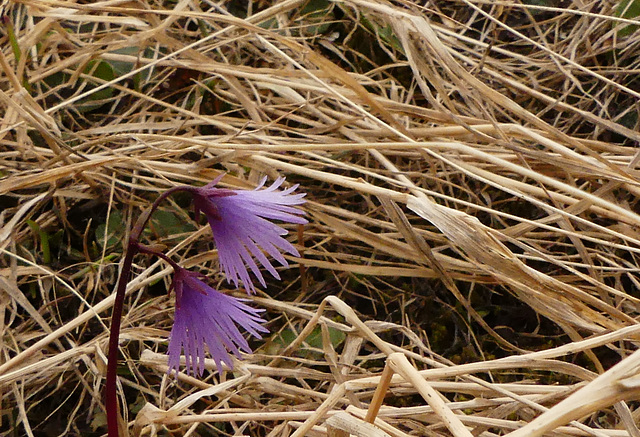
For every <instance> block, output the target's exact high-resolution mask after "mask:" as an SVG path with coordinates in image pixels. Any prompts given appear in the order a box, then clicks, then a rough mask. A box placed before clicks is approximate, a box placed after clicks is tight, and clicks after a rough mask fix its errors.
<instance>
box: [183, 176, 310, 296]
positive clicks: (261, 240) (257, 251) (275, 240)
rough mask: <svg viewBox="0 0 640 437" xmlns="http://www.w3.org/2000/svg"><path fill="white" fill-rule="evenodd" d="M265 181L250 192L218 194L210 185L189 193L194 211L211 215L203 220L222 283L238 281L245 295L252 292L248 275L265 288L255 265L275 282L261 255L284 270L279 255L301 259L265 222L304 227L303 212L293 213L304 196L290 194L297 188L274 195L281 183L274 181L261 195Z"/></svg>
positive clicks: (280, 232)
mask: <svg viewBox="0 0 640 437" xmlns="http://www.w3.org/2000/svg"><path fill="white" fill-rule="evenodd" d="M265 180H266V179H263V180H262V181H261V182H260V185H259V186H258V188H256V189H255V190H253V191H243V190H222V189H218V188H215V187H214V184H213V183H211V184H208V185H207V186H206V187H203V188H200V189H196V190H195V192H194V194H195V204H196V208H197V209H198V210H200V211H202V212H203V213H204V214H207V211H215V212H216V214H213V213H211V214H207V220H208V222H209V225H210V226H211V230H212V231H213V238H214V240H215V242H216V246H217V248H218V259H219V261H220V266H221V267H222V270H223V271H224V273H225V275H226V277H227V282H229V283H233V284H234V285H235V286H238V281H242V283H243V284H244V287H245V289H246V290H247V292H248V293H252V292H255V287H254V285H253V281H252V280H251V276H250V274H249V271H248V269H249V270H251V272H252V273H253V275H254V276H255V278H256V279H257V280H258V282H260V284H261V285H262V286H263V287H264V286H266V283H265V280H264V277H263V276H262V274H261V272H260V269H259V267H258V264H260V265H261V266H262V267H264V268H265V269H266V270H267V271H268V272H269V273H271V274H272V275H273V276H274V277H275V278H277V279H280V277H279V275H278V272H277V271H276V269H275V267H274V266H273V265H272V264H271V262H270V261H269V260H268V258H267V257H266V256H265V254H264V253H263V252H266V253H267V254H268V255H270V256H271V257H272V258H274V259H275V260H276V261H278V263H280V264H281V265H283V266H285V267H286V266H288V264H287V261H286V260H285V258H284V256H282V252H286V253H289V254H292V255H294V256H300V255H299V253H298V251H297V250H296V249H295V247H293V245H292V244H291V243H289V242H288V241H287V240H286V239H284V238H283V236H284V235H287V231H286V230H285V229H283V228H281V227H280V226H278V225H276V224H274V223H271V222H270V221H269V220H280V221H283V222H286V223H296V224H304V223H307V220H306V219H305V218H304V217H301V216H302V215H304V212H303V211H300V210H299V209H297V208H294V207H293V206H295V205H300V204H302V203H304V199H303V197H304V196H305V194H304V193H298V194H292V193H293V192H294V190H295V189H296V188H297V185H295V186H293V187H290V188H287V189H285V190H280V191H279V190H277V189H278V188H279V187H280V186H281V185H282V183H283V182H284V178H278V179H277V180H276V181H275V182H274V183H273V184H272V185H271V186H270V187H267V188H265V189H260V188H262V187H263V186H264V183H265ZM215 182H217V180H216V181H215ZM230 192H232V193H233V195H230V194H229V193H230ZM256 262H257V263H256Z"/></svg>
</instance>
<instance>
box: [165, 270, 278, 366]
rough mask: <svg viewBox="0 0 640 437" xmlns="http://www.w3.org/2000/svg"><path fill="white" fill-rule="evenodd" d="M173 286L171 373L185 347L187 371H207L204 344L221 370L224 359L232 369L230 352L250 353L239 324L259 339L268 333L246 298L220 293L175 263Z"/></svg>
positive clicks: (198, 276) (238, 355)
mask: <svg viewBox="0 0 640 437" xmlns="http://www.w3.org/2000/svg"><path fill="white" fill-rule="evenodd" d="M174 269H175V272H174V276H173V284H172V288H173V289H174V290H175V295H176V313H175V320H174V323H173V328H172V329H171V337H170V339H169V373H171V372H172V371H174V370H175V372H176V374H177V372H178V371H179V368H180V353H181V351H182V350H183V349H184V355H185V360H186V370H187V373H192V374H195V375H197V376H201V375H202V372H203V370H204V355H205V350H204V345H205V344H206V345H207V348H208V349H209V354H210V355H211V356H212V357H213V360H214V361H215V363H216V365H217V366H218V369H220V368H221V362H223V363H225V364H226V365H227V366H228V367H229V368H233V361H232V359H231V356H230V353H231V354H233V355H235V356H237V357H240V350H242V351H244V352H246V353H251V348H250V347H249V344H248V343H247V340H246V339H245V338H244V337H243V336H242V334H241V333H240V330H239V329H238V326H239V327H241V328H242V329H244V330H245V331H247V332H248V333H250V334H251V335H253V336H254V337H256V338H262V337H261V335H260V333H261V332H262V333H264V332H268V330H267V329H266V328H265V327H264V326H262V325H261V323H263V322H264V321H263V320H262V319H261V318H260V316H259V315H258V314H259V313H260V312H261V311H263V310H257V309H254V308H251V307H250V306H248V305H246V304H245V303H243V302H244V301H245V300H244V299H237V298H235V297H233V296H228V295H226V294H223V293H220V292H219V291H218V290H216V289H214V288H212V287H210V286H209V285H207V284H206V283H205V282H203V281H202V280H201V279H200V276H201V275H199V274H197V273H194V272H190V271H188V270H186V269H183V268H182V267H179V266H174Z"/></svg>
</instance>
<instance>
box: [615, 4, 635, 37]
mask: <svg viewBox="0 0 640 437" xmlns="http://www.w3.org/2000/svg"><path fill="white" fill-rule="evenodd" d="M615 15H616V16H618V17H620V18H627V19H630V20H631V19H634V18H636V17H638V16H639V15H640V0H622V1H621V2H620V3H618V7H617V8H616V12H615ZM637 29H638V26H636V25H632V24H630V25H628V26H624V27H621V28H620V29H619V30H618V36H620V37H622V36H629V35H631V34H632V33H634V32H635V31H636V30H637Z"/></svg>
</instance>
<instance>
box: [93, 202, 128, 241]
mask: <svg viewBox="0 0 640 437" xmlns="http://www.w3.org/2000/svg"><path fill="white" fill-rule="evenodd" d="M122 223H123V219H122V214H120V211H112V212H111V215H110V216H109V221H108V222H107V223H101V224H99V225H98V226H97V227H96V233H95V235H96V241H97V242H98V244H99V245H100V247H101V248H103V247H105V246H106V247H107V248H110V247H113V246H115V245H116V244H118V243H120V242H121V241H122V238H123V236H124V227H123V226H122ZM105 231H106V233H107V238H106V239H105Z"/></svg>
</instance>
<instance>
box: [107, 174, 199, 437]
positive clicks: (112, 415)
mask: <svg viewBox="0 0 640 437" xmlns="http://www.w3.org/2000/svg"><path fill="white" fill-rule="evenodd" d="M176 191H189V192H193V187H187V186H179V187H173V188H170V189H168V190H167V191H165V192H164V193H162V194H161V195H160V196H158V198H157V199H156V200H155V202H153V205H151V207H150V208H149V209H148V210H146V211H145V212H143V213H142V215H140V217H139V218H138V221H137V222H136V224H135V225H134V226H133V229H132V230H131V235H130V236H129V242H128V244H127V249H126V254H125V256H124V260H123V261H122V271H121V272H120V277H119V278H118V284H117V286H116V297H115V300H114V302H113V312H112V313H111V332H110V333H109V354H108V361H107V381H106V383H105V407H106V409H107V430H108V436H109V437H119V436H120V433H119V427H118V396H117V391H116V378H117V370H118V339H119V338H120V323H121V321H122V308H123V306H124V298H125V296H126V291H127V283H128V282H129V276H130V275H131V265H132V263H133V257H134V256H135V255H136V254H138V253H140V252H144V253H150V254H154V255H158V256H159V255H160V254H159V253H157V252H154V251H150V250H147V249H144V246H141V245H140V241H139V240H140V235H141V234H142V231H143V230H144V227H145V226H146V224H147V222H148V221H149V218H150V217H151V214H153V212H154V211H155V210H156V209H157V208H158V205H159V204H160V202H162V201H163V200H164V199H166V198H167V196H169V195H170V194H173V193H175V192H176ZM162 255H163V256H161V258H162V259H164V260H169V258H167V257H166V256H164V254H162Z"/></svg>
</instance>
